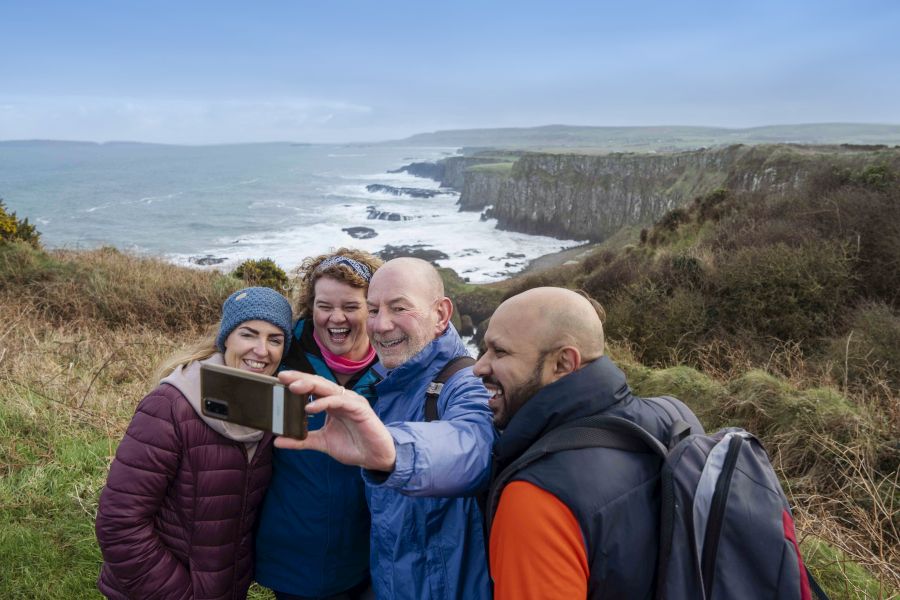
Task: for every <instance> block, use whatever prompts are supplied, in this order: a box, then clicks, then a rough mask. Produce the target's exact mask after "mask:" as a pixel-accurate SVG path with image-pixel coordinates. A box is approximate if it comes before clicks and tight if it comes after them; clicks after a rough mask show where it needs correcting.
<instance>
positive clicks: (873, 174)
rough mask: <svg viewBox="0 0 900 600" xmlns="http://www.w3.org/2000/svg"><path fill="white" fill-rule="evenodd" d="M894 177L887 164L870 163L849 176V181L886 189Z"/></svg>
mask: <svg viewBox="0 0 900 600" xmlns="http://www.w3.org/2000/svg"><path fill="white" fill-rule="evenodd" d="M896 179H897V176H896V174H895V173H894V172H893V171H891V170H890V168H888V166H887V165H872V166H870V167H866V168H865V169H863V170H862V171H860V172H859V173H854V174H852V175H851V176H850V182H851V183H854V184H856V185H859V186H862V187H867V188H871V189H874V190H886V189H888V187H890V186H891V185H893V183H894V182H895V181H896Z"/></svg>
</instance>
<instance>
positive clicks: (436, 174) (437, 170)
mask: <svg viewBox="0 0 900 600" xmlns="http://www.w3.org/2000/svg"><path fill="white" fill-rule="evenodd" d="M388 173H409V174H410V175H414V176H416V177H424V178H426V179H434V180H435V181H441V180H442V179H443V178H444V164H443V163H433V162H414V163H410V164H408V165H406V166H403V167H400V168H399V169H394V170H393V171H388Z"/></svg>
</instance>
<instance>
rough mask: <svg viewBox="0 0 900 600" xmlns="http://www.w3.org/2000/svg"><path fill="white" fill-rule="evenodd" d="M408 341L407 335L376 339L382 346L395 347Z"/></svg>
mask: <svg viewBox="0 0 900 600" xmlns="http://www.w3.org/2000/svg"><path fill="white" fill-rule="evenodd" d="M405 341H406V338H405V337H402V338H397V339H396V340H376V341H375V343H376V344H378V346H380V347H382V348H387V349H390V348H395V347H397V346H399V345H400V344H402V343H403V342H405Z"/></svg>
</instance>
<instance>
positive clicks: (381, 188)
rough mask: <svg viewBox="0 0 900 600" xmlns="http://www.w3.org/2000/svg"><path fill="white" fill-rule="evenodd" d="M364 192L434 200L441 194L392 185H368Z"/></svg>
mask: <svg viewBox="0 0 900 600" xmlns="http://www.w3.org/2000/svg"><path fill="white" fill-rule="evenodd" d="M366 190H368V191H369V192H372V193H375V192H383V193H385V194H393V195H394V196H410V197H411V198H434V197H435V196H437V195H438V194H442V193H443V192H442V191H441V190H429V189H423V188H410V187H394V186H392V185H382V184H380V183H370V184H369V185H367V186H366Z"/></svg>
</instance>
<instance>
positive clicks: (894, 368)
mask: <svg viewBox="0 0 900 600" xmlns="http://www.w3.org/2000/svg"><path fill="white" fill-rule="evenodd" d="M829 355H830V358H831V359H832V364H833V365H834V367H833V374H834V375H835V378H836V379H837V380H838V381H842V382H845V383H846V384H855V385H866V384H872V383H876V384H877V382H878V381H879V380H881V379H886V380H887V381H888V382H889V383H890V384H891V385H892V386H893V387H894V388H895V389H897V388H900V316H897V315H896V314H895V313H894V311H892V310H891V308H890V307H889V306H887V305H886V304H883V303H880V302H875V303H865V304H863V305H862V306H860V307H858V308H856V309H855V310H854V311H853V312H852V313H851V314H850V316H849V332H848V333H847V334H846V335H844V336H842V337H841V338H839V339H836V340H834V341H833V342H832V344H831V347H830V352H829Z"/></svg>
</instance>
